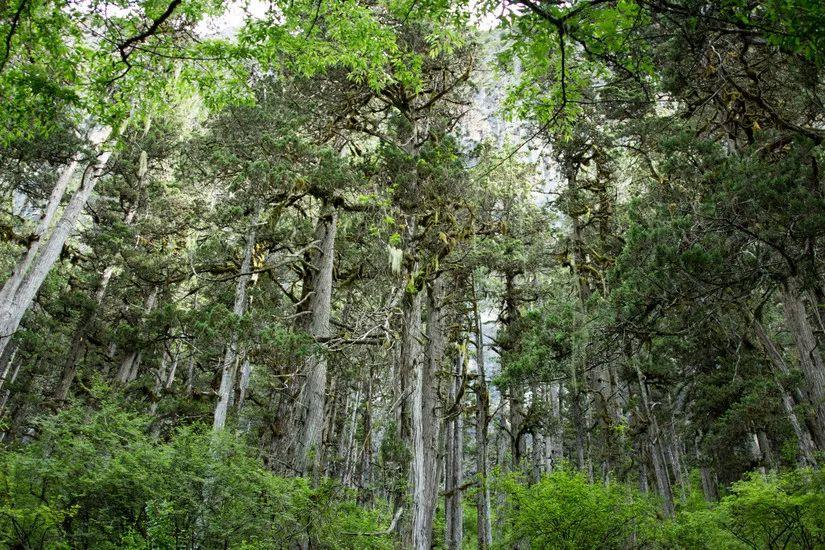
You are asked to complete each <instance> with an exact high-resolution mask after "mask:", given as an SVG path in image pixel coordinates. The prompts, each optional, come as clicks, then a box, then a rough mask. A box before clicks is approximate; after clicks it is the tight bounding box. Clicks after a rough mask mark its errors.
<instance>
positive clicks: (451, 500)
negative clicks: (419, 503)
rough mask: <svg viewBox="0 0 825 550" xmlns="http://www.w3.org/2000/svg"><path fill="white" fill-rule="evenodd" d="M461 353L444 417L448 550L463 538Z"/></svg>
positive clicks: (445, 509) (446, 540)
mask: <svg viewBox="0 0 825 550" xmlns="http://www.w3.org/2000/svg"><path fill="white" fill-rule="evenodd" d="M464 362H465V357H464V353H462V352H459V353H458V354H456V360H455V368H454V370H453V373H452V376H451V380H450V385H449V390H448V403H449V404H450V406H451V408H452V409H453V411H454V412H453V413H452V415H451V416H450V417H449V418H448V419H447V425H446V435H445V440H444V443H445V453H444V455H445V466H444V516H445V520H446V529H445V543H446V546H447V548H448V550H460V549H461V547H462V545H463V541H464V510H463V508H462V506H461V503H462V500H463V491H462V489H461V479H462V477H463V476H464V467H463V466H464V425H463V422H462V415H461V402H460V401H461V391H462V388H461V386H462V383H463V379H464Z"/></svg>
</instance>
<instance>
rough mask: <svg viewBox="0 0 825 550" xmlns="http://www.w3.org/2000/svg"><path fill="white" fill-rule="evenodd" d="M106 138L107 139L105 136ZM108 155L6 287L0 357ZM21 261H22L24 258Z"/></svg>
mask: <svg viewBox="0 0 825 550" xmlns="http://www.w3.org/2000/svg"><path fill="white" fill-rule="evenodd" d="M106 136H107V137H108V133H107V134H106ZM104 139H105V138H104ZM110 155H111V153H110V152H109V151H106V152H104V153H102V154H101V155H100V156H99V157H98V158H97V159H96V160H95V161H94V162H91V163H90V164H89V165H88V166H87V167H86V170H85V172H84V173H83V178H82V179H81V182H80V188H79V189H78V190H77V191H75V193H74V194H73V195H72V198H71V200H69V204H67V205H66V208H65V209H64V210H63V214H62V216H61V217H60V220H59V221H58V222H57V225H55V227H54V230H53V231H52V233H51V235H49V238H48V240H47V241H46V244H45V246H43V247H42V251H40V253H39V254H38V255H37V256H36V257H33V258H31V259H30V260H29V261H28V265H27V267H28V269H27V270H26V271H25V272H23V273H22V274H20V275H19V277H22V279H21V280H20V281H19V282H17V283H15V282H10V283H9V284H10V288H9V290H8V291H7V292H8V296H7V297H6V300H5V301H4V302H3V307H2V308H0V354H2V353H3V351H4V350H5V349H6V346H7V345H8V343H9V341H10V340H11V338H12V336H13V335H14V333H15V331H16V330H17V328H18V327H19V326H20V321H21V320H22V319H23V315H24V314H25V313H26V311H27V310H28V309H29V307H30V306H31V304H32V302H33V301H34V297H35V296H36V295H37V292H38V291H39V290H40V287H41V285H42V284H43V281H45V280H46V277H47V276H48V274H49V272H50V271H51V269H52V266H54V264H55V262H56V261H57V259H58V258H59V257H60V252H61V251H62V250H63V245H64V244H65V243H66V239H68V238H69V235H70V234H71V232H72V231H73V230H74V228H75V226H76V225H77V220H78V218H79V217H80V214H81V212H82V211H83V208H84V207H85V206H86V202H87V201H88V200H89V197H90V196H91V194H92V191H93V190H94V187H95V184H96V183H97V180H98V178H99V176H100V173H101V172H102V171H103V168H104V167H105V166H106V163H107V162H108V161H109V156H110ZM27 256H28V253H27ZM23 261H24V262H25V261H26V260H25V258H24V260H23ZM12 290H14V292H12Z"/></svg>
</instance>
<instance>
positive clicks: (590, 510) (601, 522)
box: [496, 470, 655, 550]
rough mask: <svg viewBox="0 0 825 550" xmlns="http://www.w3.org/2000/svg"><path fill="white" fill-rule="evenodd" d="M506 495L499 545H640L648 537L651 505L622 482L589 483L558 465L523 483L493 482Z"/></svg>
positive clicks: (507, 479)
mask: <svg viewBox="0 0 825 550" xmlns="http://www.w3.org/2000/svg"><path fill="white" fill-rule="evenodd" d="M496 488H497V490H499V491H503V492H504V494H505V495H506V501H505V505H504V509H503V510H500V511H499V514H503V517H504V526H503V529H504V532H503V533H502V534H501V537H500V545H501V547H502V548H504V547H512V546H513V545H515V544H518V543H519V542H526V543H528V544H529V546H530V548H555V549H559V550H563V549H571V550H572V549H585V548H593V549H596V548H598V549H609V548H627V547H629V546H635V545H641V541H642V540H647V539H648V538H650V536H651V526H652V522H653V519H654V517H655V507H654V505H653V503H652V502H651V501H649V500H648V499H646V498H644V497H642V496H641V495H639V494H638V493H636V492H635V491H634V490H632V489H630V488H628V487H627V486H624V485H621V484H618V483H616V484H610V485H602V484H591V483H589V482H588V481H587V478H585V476H584V475H582V474H580V473H575V472H572V471H567V470H559V471H556V472H553V473H551V474H548V475H545V476H544V477H543V478H542V479H541V481H540V482H538V483H536V484H533V485H529V486H528V485H526V484H525V483H523V482H522V480H521V479H520V478H519V477H515V476H507V477H504V478H502V479H499V480H498V481H497V482H496Z"/></svg>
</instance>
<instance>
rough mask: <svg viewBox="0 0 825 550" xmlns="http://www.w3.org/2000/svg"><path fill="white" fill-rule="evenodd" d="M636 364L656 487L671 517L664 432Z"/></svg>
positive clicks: (671, 505) (671, 507) (645, 383)
mask: <svg viewBox="0 0 825 550" xmlns="http://www.w3.org/2000/svg"><path fill="white" fill-rule="evenodd" d="M634 365H635V367H636V375H637V376H638V377H639V395H640V396H641V398H642V406H643V407H644V411H645V416H647V420H648V432H649V436H650V441H649V444H648V448H649V450H650V458H651V463H652V465H653V476H654V477H655V478H656V488H657V489H658V490H659V496H661V497H662V505H663V507H664V508H663V511H664V514H665V516H667V517H670V516H672V515H673V491H672V489H671V486H670V477H668V473H667V463H666V461H665V453H664V442H663V441H662V432H661V430H660V429H659V422H658V420H657V419H656V416H655V415H654V413H653V408H652V407H651V405H650V398H649V396H648V392H647V382H646V380H645V376H644V374H642V369H641V368H639V365H638V364H637V363H635V362H634Z"/></svg>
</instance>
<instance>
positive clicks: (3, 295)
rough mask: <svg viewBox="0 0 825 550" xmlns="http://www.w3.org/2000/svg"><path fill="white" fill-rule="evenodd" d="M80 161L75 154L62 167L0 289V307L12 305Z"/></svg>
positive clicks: (7, 307) (6, 307)
mask: <svg viewBox="0 0 825 550" xmlns="http://www.w3.org/2000/svg"><path fill="white" fill-rule="evenodd" d="M79 163H80V155H79V154H76V155H75V156H74V157H72V159H71V161H70V162H69V164H68V166H66V167H64V168H63V170H62V171H61V172H60V175H59V176H58V178H57V182H55V185H54V188H52V192H51V195H50V196H49V202H47V203H46V208H45V209H44V210H43V215H42V216H41V217H40V219H39V220H38V221H37V226H36V227H35V228H34V232H33V233H32V235H31V237H30V239H29V243H28V247H27V248H26V253H25V254H24V255H23V257H22V258H20V260H19V261H18V262H17V264H16V265H15V266H14V269H13V270H12V273H11V275H10V276H9V278H8V279H7V280H6V282H5V284H4V285H3V288H2V289H1V290H0V308H2V309H9V308H11V307H12V303H11V299H12V298H13V297H14V295H15V294H17V291H18V289H19V288H20V284H21V283H22V282H23V277H25V275H26V273H27V272H28V271H29V268H30V267H31V265H32V262H33V261H34V258H35V257H36V256H37V253H38V252H39V251H40V246H41V245H42V244H43V239H44V238H45V237H46V232H47V231H48V230H49V228H50V227H51V226H52V222H53V221H54V216H55V214H57V209H58V208H59V207H60V202H61V201H62V200H63V196H64V195H65V194H66V189H67V188H68V187H69V183H70V182H71V180H72V179H73V178H74V174H75V172H77V167H78V165H79Z"/></svg>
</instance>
